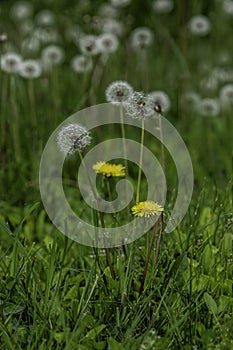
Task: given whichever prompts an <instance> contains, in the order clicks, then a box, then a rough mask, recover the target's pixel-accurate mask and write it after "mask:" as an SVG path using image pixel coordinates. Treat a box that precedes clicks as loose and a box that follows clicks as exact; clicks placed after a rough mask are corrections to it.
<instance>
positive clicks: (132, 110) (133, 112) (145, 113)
mask: <svg viewBox="0 0 233 350" xmlns="http://www.w3.org/2000/svg"><path fill="white" fill-rule="evenodd" d="M125 107H126V114H127V115H128V116H130V117H132V118H135V119H144V118H147V117H149V116H152V115H153V114H154V110H153V109H152V108H151V105H150V101H149V99H148V96H147V95H145V94H144V93H143V92H138V91H135V92H134V93H133V94H132V95H131V97H130V98H129V100H128V101H127V103H126V104H125Z"/></svg>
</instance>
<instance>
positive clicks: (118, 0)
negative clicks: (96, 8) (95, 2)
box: [110, 0, 131, 8]
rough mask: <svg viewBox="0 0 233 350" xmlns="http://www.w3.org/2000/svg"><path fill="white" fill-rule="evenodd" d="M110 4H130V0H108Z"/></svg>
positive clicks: (124, 5) (119, 5) (117, 5)
mask: <svg viewBox="0 0 233 350" xmlns="http://www.w3.org/2000/svg"><path fill="white" fill-rule="evenodd" d="M110 2H111V4H112V6H115V7H120V8H122V7H126V6H128V5H129V4H130V2H131V0H110Z"/></svg>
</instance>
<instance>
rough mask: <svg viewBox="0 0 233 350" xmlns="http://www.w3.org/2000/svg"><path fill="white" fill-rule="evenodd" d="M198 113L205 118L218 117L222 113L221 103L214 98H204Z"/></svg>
mask: <svg viewBox="0 0 233 350" xmlns="http://www.w3.org/2000/svg"><path fill="white" fill-rule="evenodd" d="M198 112H199V113H200V115H201V116H203V117H216V116H217V115H218V114H219V112H220V105H219V102H218V101H217V100H216V99H213V98H204V99H202V100H201V101H200V103H199V107H198Z"/></svg>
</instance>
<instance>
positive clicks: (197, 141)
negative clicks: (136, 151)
mask: <svg viewBox="0 0 233 350" xmlns="http://www.w3.org/2000/svg"><path fill="white" fill-rule="evenodd" d="M101 3H103V2H102V1H97V2H95V4H94V5H93V4H92V3H90V4H89V5H88V4H87V5H86V6H87V7H86V8H85V7H83V9H82V10H80V11H77V7H76V10H75V7H74V3H73V1H69V2H66V1H59V2H55V1H50V2H49V4H47V3H46V2H41V1H33V4H34V7H35V11H36V12H38V11H39V10H41V9H43V8H44V7H47V6H49V8H50V9H52V10H53V11H54V12H55V14H56V15H57V29H58V32H59V33H60V35H61V39H60V42H59V44H60V45H61V46H62V47H64V48H65V49H66V61H65V63H64V64H63V65H62V66H59V67H57V69H55V70H53V71H52V72H51V73H50V74H44V75H43V77H41V78H39V79H37V80H34V81H27V80H24V79H22V78H21V77H19V76H18V75H7V74H6V73H4V72H2V71H0V82H1V85H0V86H1V90H0V95H1V106H0V111H1V138H0V149H1V154H0V162H1V167H0V188H1V192H0V193H1V199H0V349H2V350H8V349H27V350H33V349H40V350H42V349H45V350H49V349H65V350H70V349H77V350H91V349H96V350H98V349H99V350H101V349H103V350H104V349H109V350H131V349H140V350H143V349H146V350H165V349H185V350H186V349H187V350H189V349H190V350H191V349H192V350H194V349H204V350H205V349H208V350H212V349H219V350H222V349H223V350H231V349H232V348H233V337H232V334H233V325H232V317H233V295H232V291H233V247H232V236H233V210H232V198H233V187H232V186H233V183H232V170H233V166H232V159H233V153H232V150H233V147H232V126H233V125H232V108H231V109H229V110H228V111H221V114H220V115H219V116H218V117H216V118H202V117H201V116H200V115H199V114H198V113H197V112H195V111H193V110H192V109H191V108H190V106H189V105H187V106H183V105H182V103H181V96H182V94H183V93H184V92H185V91H186V90H188V89H192V90H195V91H197V92H199V93H200V94H201V96H202V97H214V98H215V97H217V96H218V93H219V89H220V88H221V86H222V85H224V84H223V83H220V84H219V87H218V89H217V91H208V90H207V89H205V88H204V87H203V85H202V84H201V81H202V80H203V77H205V76H206V75H208V74H209V72H211V71H212V70H213V68H214V67H216V66H218V67H219V65H220V64H219V57H220V56H221V54H222V53H224V52H225V53H227V54H231V52H232V49H233V47H232V40H231V36H230V33H231V29H232V25H231V22H230V18H229V17H227V16H226V17H225V16H224V15H223V13H222V12H221V9H220V7H221V6H220V2H217V1H216V3H215V2H213V1H199V2H198V1H193V2H192V4H189V7H187V6H185V4H186V2H185V1H182V2H180V5H179V6H176V7H175V9H174V11H173V14H172V15H164V16H162V15H161V16H156V17H155V16H154V14H153V13H152V12H151V4H150V1H147V2H145V5H142V4H141V2H139V1H134V2H132V4H131V5H130V7H129V9H130V10H128V9H127V8H126V9H123V10H122V12H121V14H120V18H121V19H122V20H123V21H124V22H125V23H126V24H127V25H126V32H125V33H124V35H123V37H122V38H121V39H120V43H121V45H120V49H119V50H118V51H117V52H116V53H115V54H113V55H112V56H110V57H109V60H108V61H107V63H106V65H105V66H103V67H102V66H101V62H100V61H99V60H98V59H96V62H94V65H95V67H98V69H100V71H101V72H102V73H101V76H100V79H99V80H96V75H95V74H96V73H93V72H91V73H88V74H87V75H86V76H82V75H75V74H74V73H73V72H72V71H71V68H70V66H69V61H70V59H71V58H72V57H73V56H74V55H75V54H76V53H77V48H76V47H75V45H73V44H71V43H68V42H67V41H66V40H65V35H64V32H65V28H66V27H67V26H68V25H69V24H71V23H79V24H80V25H81V26H82V28H83V31H85V32H88V31H90V26H89V25H88V24H87V23H86V22H85V20H84V15H85V14H90V15H91V16H93V15H95V14H96V11H97V9H98V7H99V4H101ZM12 4H13V2H12V1H10V2H3V3H2V4H1V5H0V10H1V12H0V14H1V25H0V31H1V32H3V31H4V32H7V33H8V37H9V42H8V43H7V44H6V45H1V47H0V49H1V52H2V53H4V52H5V51H7V49H8V47H9V46H10V43H13V44H14V45H15V46H16V48H17V49H18V51H19V52H21V42H22V40H23V38H22V35H21V34H20V32H19V31H18V26H17V25H16V24H15V23H14V22H13V21H12V20H10V19H9V7H10V5H12ZM83 6H84V5H83ZM148 9H149V10H148ZM200 12H202V13H204V14H206V15H208V16H209V18H210V19H211V20H212V23H214V24H213V28H212V31H211V33H210V34H209V36H208V37H206V38H194V37H192V36H191V35H190V33H189V32H188V31H187V26H186V24H187V20H188V19H189V18H190V17H191V16H192V15H195V14H199V13H200ZM141 25H146V26H148V27H150V28H151V29H152V30H153V31H154V33H155V42H154V44H153V46H152V47H151V48H150V49H149V50H148V52H147V57H146V62H145V61H142V59H145V57H144V58H142V56H140V55H136V54H135V53H132V51H131V50H130V49H129V47H128V44H127V38H128V37H129V35H130V32H131V30H132V29H134V28H136V27H137V26H141ZM204 65H207V72H208V73H206V72H203V70H202V69H201V68H203V66H204ZM223 66H224V67H225V69H229V70H230V69H231V68H232V63H229V62H228V63H224V64H223ZM118 79H125V80H127V81H128V82H129V83H130V84H131V85H132V86H133V87H134V88H135V89H136V90H144V91H147V90H148V91H151V90H154V89H164V91H166V92H167V93H168V94H169V96H170V98H171V104H172V107H171V110H170V111H169V112H168V114H167V115H166V117H167V119H169V120H170V121H171V122H172V124H173V125H174V126H175V127H176V128H177V130H178V131H179V132H180V134H181V136H182V137H183V139H184V140H185V142H186V145H187V147H188V150H189V152H190V155H191V158H192V163H193V168H194V178H195V182H194V193H193V198H192V201H191V204H190V207H189V210H188V212H187V214H186V216H185V218H184V219H183V221H182V222H181V224H180V225H179V226H178V227H177V228H176V229H175V230H174V231H173V232H172V233H170V234H166V233H164V234H163V237H162V244H161V250H160V255H159V261H158V264H157V267H156V269H154V266H153V265H154V259H155V248H156V242H155V244H154V246H153V250H152V254H151V258H150V261H149V265H148V270H147V275H146V281H145V286H144V291H143V293H140V286H141V280H142V275H143V269H144V265H145V261H146V256H147V252H148V247H149V243H150V238H151V233H152V230H151V231H149V232H148V233H147V234H145V235H143V236H142V237H141V238H140V239H138V240H137V241H135V242H134V243H131V244H129V245H126V246H124V247H120V248H111V249H109V252H108V253H109V254H110V258H111V260H112V266H113V269H114V273H115V275H116V276H115V279H114V278H112V274H111V271H110V268H109V261H108V260H107V257H106V251H105V250H103V249H97V248H91V247H86V246H83V245H81V244H78V243H76V242H74V241H72V240H70V239H68V238H67V237H65V236H64V235H63V234H62V233H61V232H59V231H58V230H57V229H56V228H55V227H54V226H53V224H52V223H51V222H50V220H49V218H48V216H47V214H46V212H45V210H44V208H43V205H42V203H41V199H40V193H39V185H38V169H39V163H40V158H41V155H42V151H43V148H44V146H45V144H46V142H47V140H48V138H49V136H50V134H51V133H52V132H53V130H54V129H55V128H56V127H57V126H58V125H59V124H60V123H61V122H62V121H63V120H65V119H66V118H67V117H68V116H70V115H71V114H72V113H74V112H77V111H78V110H81V109H83V108H86V107H88V106H90V105H92V104H95V103H96V104H97V103H103V102H105V89H106V87H107V86H108V84H109V83H111V82H112V81H114V80H118ZM35 123H36V128H34V129H33V128H32V126H33V125H34V124H35ZM126 133H127V134H128V135H129V137H131V138H133V139H135V140H137V141H138V142H140V141H139V140H140V131H139V130H136V128H129V127H126ZM109 134H110V136H109ZM119 136H120V126H119V128H118V129H117V128H111V127H109V126H107V127H102V128H101V130H100V128H99V129H97V130H94V131H93V144H98V142H100V141H101V140H103V139H107V138H109V137H119ZM145 136H146V137H145V140H146V141H145V142H146V146H147V147H148V148H150V149H151V150H152V151H153V152H154V153H155V154H156V155H157V156H158V158H159V159H160V157H161V155H160V145H159V143H156V142H154V140H153V138H152V137H151V136H150V135H149V134H148V133H146V134H145ZM165 159H166V177H167V183H168V196H167V201H166V205H165V222H166V221H167V219H168V217H169V213H170V212H171V210H172V208H173V205H174V201H175V194H176V182H177V179H176V175H174V174H176V173H175V171H176V170H175V166H174V164H173V161H172V159H171V157H170V156H169V154H168V153H166V154H165ZM100 160H101V159H100ZM97 161H98V159H97ZM78 166H79V160H78V159H76V158H75V159H71V160H70V161H67V162H66V163H65V165H64V170H63V175H64V189H65V192H66V194H67V196H68V197H70V198H71V200H70V202H71V204H72V206H73V207H74V208H75V210H77V211H80V212H81V213H82V215H83V218H85V219H88V218H89V219H90V216H91V215H93V212H91V214H90V211H88V208H87V205H86V204H85V203H84V202H83V201H82V200H81V197H80V196H79V194H78V195H77V191H75V192H74V190H73V184H74V183H75V181H76V176H77V169H78ZM137 174H138V169H137V167H136V166H135V165H133V164H130V180H131V182H132V184H133V185H134V188H135V189H136V187H137ZM98 185H99V188H100V190H101V192H102V194H103V195H107V193H105V189H104V185H103V183H102V182H101V180H100V181H99V184H98ZM111 185H112V186H113V187H114V185H115V182H114V183H112V184H111ZM146 191H147V183H146V181H145V179H144V177H142V186H141V196H142V197H143V196H144V195H145V193H146ZM92 219H93V220H97V221H98V218H97V217H95V216H94V217H92ZM115 219H116V218H114V219H113V218H112V217H111V216H110V215H106V222H107V223H108V225H110V226H111V225H116V220H115ZM117 220H121V222H123V221H124V218H122V217H121V216H120V215H119V216H118V217H117ZM156 241H157V235H156Z"/></svg>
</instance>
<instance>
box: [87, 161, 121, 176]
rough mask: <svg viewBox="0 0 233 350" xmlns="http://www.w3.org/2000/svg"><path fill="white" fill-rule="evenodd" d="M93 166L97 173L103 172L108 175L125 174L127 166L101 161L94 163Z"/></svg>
mask: <svg viewBox="0 0 233 350" xmlns="http://www.w3.org/2000/svg"><path fill="white" fill-rule="evenodd" d="M92 168H93V170H95V172H96V173H97V174H102V175H104V176H106V177H118V176H119V177H120V176H125V167H124V166H123V165H121V164H111V163H106V162H102V161H101V162H97V163H96V164H94V165H93V167H92Z"/></svg>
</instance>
